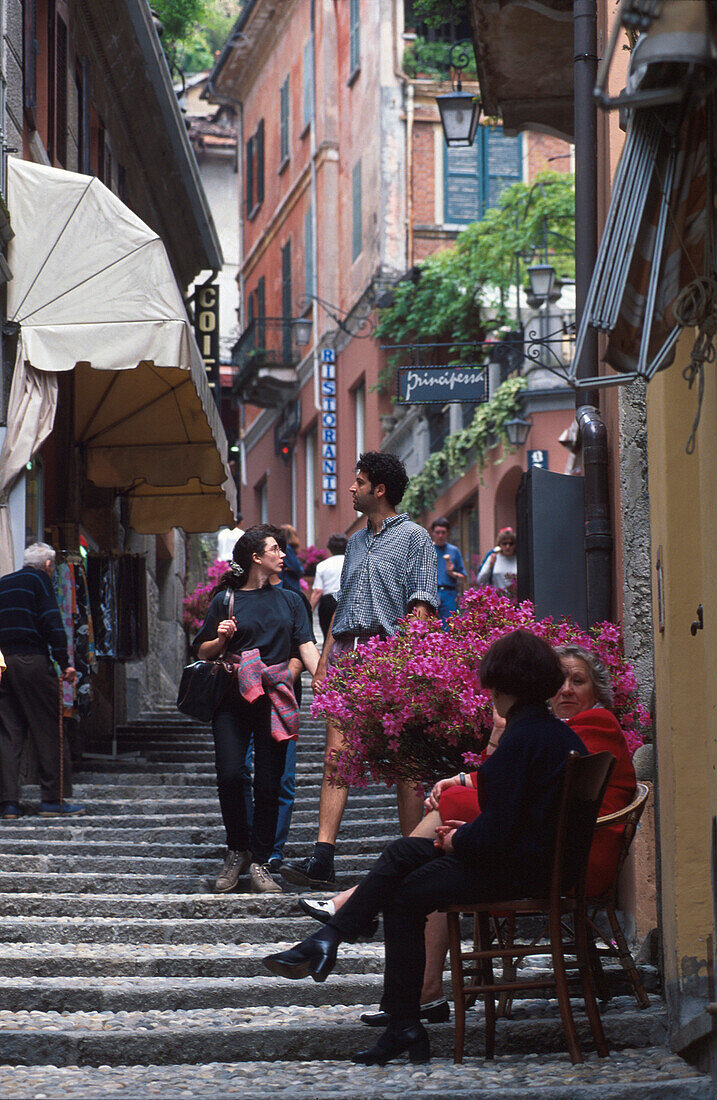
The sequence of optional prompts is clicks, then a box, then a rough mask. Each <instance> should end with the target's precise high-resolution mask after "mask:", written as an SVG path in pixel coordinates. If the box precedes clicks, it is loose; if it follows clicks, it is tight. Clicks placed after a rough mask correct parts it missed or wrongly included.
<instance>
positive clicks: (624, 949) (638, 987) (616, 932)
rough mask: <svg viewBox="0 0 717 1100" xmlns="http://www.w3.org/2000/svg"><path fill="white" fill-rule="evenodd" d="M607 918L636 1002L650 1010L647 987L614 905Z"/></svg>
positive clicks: (607, 907) (606, 910) (606, 909)
mask: <svg viewBox="0 0 717 1100" xmlns="http://www.w3.org/2000/svg"><path fill="white" fill-rule="evenodd" d="M605 912H606V913H607V918H608V920H609V921H610V927H611V928H612V934H613V936H614V937H615V942H616V944H617V951H618V955H619V957H620V962H621V963H622V968H623V970H624V971H625V973H626V974H627V977H628V980H629V982H630V984H631V986H632V991H633V993H634V994H635V1000H636V1001H637V1004H638V1007H639V1008H648V1007H649V1004H650V999H649V997H648V996H647V993H646V992H645V987H644V985H643V984H642V978H641V977H640V975H639V973H638V971H637V967H636V966H635V960H634V959H633V957H632V952H631V951H630V948H629V947H628V946H627V940H626V939H625V934H624V932H623V930H622V928H621V927H620V922H619V920H618V919H617V913H616V912H615V907H614V905H607V906H606V908H605Z"/></svg>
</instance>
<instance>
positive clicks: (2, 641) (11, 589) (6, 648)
mask: <svg viewBox="0 0 717 1100" xmlns="http://www.w3.org/2000/svg"><path fill="white" fill-rule="evenodd" d="M0 649H1V650H2V651H3V653H4V654H5V656H6V657H9V656H13V655H15V654H27V653H41V654H45V655H47V654H49V655H50V656H51V657H53V658H54V659H55V660H56V661H57V663H58V665H59V666H60V668H61V669H63V670H64V669H66V668H67V665H68V663H69V662H68V659H67V635H66V634H65V628H64V626H63V625H62V618H61V616H60V609H59V608H58V606H57V599H56V597H55V590H54V588H53V587H52V580H51V579H50V577H49V576H48V574H47V573H45V572H43V571H42V570H40V569H34V568H33V567H32V566H31V565H26V566H24V568H23V569H19V570H18V571H17V572H16V573H8V574H7V576H5V577H0Z"/></svg>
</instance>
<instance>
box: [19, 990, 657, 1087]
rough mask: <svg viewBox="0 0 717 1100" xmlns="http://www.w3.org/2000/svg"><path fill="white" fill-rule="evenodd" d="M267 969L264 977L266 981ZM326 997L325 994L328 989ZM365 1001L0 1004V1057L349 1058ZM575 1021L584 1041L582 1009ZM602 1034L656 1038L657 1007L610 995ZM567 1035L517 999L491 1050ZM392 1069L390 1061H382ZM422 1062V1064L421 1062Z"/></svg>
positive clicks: (618, 1043) (52, 1060) (477, 1036)
mask: <svg viewBox="0 0 717 1100" xmlns="http://www.w3.org/2000/svg"><path fill="white" fill-rule="evenodd" d="M270 980H271V979H267V981H270ZM327 999H328V998H327ZM363 1007H364V1006H360V1005H351V1006H341V1005H335V1004H331V1005H327V1006H313V1005H312V1006H303V1005H291V1006H286V1007H285V1008H283V1009H279V1008H278V1007H277V1006H274V1005H261V1006H256V1007H248V1008H247V1007H240V1008H234V1009H232V1008H224V1009H221V1010H220V1009H216V1008H214V1009H209V1010H207V1009H190V1010H187V1011H178V1012H157V1011H153V1010H148V1011H137V1012H121V1013H112V1012H99V1013H98V1012H69V1013H55V1012H47V1013H40V1014H37V1013H30V1012H19V1013H11V1012H4V1011H2V1012H0V1033H1V1034H2V1048H3V1061H4V1062H5V1064H8V1063H10V1064H13V1065H33V1066H37V1065H42V1064H46V1065H55V1066H57V1065H65V1066H67V1065H78V1064H83V1065H95V1066H107V1065H115V1066H120V1065H121V1066H127V1065H133V1064H138V1063H140V1064H144V1065H147V1064H155V1065H156V1064H157V1063H179V1062H182V1063H184V1064H192V1063H194V1064H203V1063H206V1062H207V1056H208V1054H209V1056H210V1057H211V1060H212V1061H213V1062H214V1061H227V1060H229V1059H230V1058H231V1059H233V1060H235V1061H236V1060H238V1061H244V1060H246V1061H249V1060H254V1059H257V1058H259V1059H263V1060H267V1061H272V1060H295V1061H298V1062H306V1061H311V1060H321V1059H326V1058H327V1057H328V1056H330V1058H331V1060H336V1059H349V1058H350V1057H351V1055H352V1054H353V1053H354V1052H355V1051H356V1050H359V1049H361V1048H362V1047H365V1046H366V1045H368V1044H370V1043H372V1042H373V1041H374V1039H373V1038H372V1036H371V1035H370V1034H369V1033H367V1029H366V1028H365V1027H364V1026H363V1025H362V1024H361V1023H360V1022H359V1021H358V1012H359V1011H361V1009H362V1008H363ZM577 1008H578V1006H577V1005H576V1025H577V1028H578V1033H579V1035H580V1039H581V1042H582V1043H583V1044H584V1046H585V1049H586V1051H591V1050H592V1042H591V1040H590V1037H589V1028H588V1025H587V1020H586V1018H585V1016H584V1015H583V1014H582V1013H580V1012H579V1011H577ZM603 1024H604V1028H605V1033H606V1037H607V1040H608V1043H609V1044H610V1046H611V1047H612V1048H613V1049H616V1050H619V1049H624V1048H626V1047H628V1048H634V1047H646V1046H655V1045H656V1044H657V1043H660V1042H662V1041H663V1040H664V1035H665V1023H664V1013H663V1012H662V1011H661V1010H655V1011H648V1012H642V1013H641V1012H638V1011H636V1010H635V1009H634V1008H633V1007H631V1006H629V1005H627V1004H625V1003H622V1002H618V1001H615V1002H613V1003H612V1005H611V1007H610V1008H608V1010H607V1011H606V1012H605V1013H604V1014H603ZM482 1044H483V1022H482V1012H481V1011H480V1010H474V1011H473V1012H472V1013H471V1015H470V1017H469V1021H468V1023H467V1027H466V1048H467V1050H468V1051H469V1052H471V1053H473V1054H474V1053H482ZM452 1045H453V1030H452V1027H450V1026H449V1025H440V1026H433V1027H432V1028H431V1047H432V1051H433V1053H434V1056H437V1057H443V1058H448V1057H450V1055H451V1053H452ZM564 1049H565V1040H564V1036H563V1030H562V1025H561V1022H560V1017H559V1014H558V1013H557V1007H556V1005H555V1004H554V1003H552V1002H546V1001H540V1002H537V1001H534V1002H525V1004H524V1005H521V1007H520V1009H519V1010H518V1009H516V1013H515V1018H514V1019H512V1020H499V1021H498V1028H497V1038H496V1051H497V1053H498V1054H499V1055H506V1054H511V1055H513V1056H515V1055H521V1056H522V1055H526V1054H543V1053H563V1052H564ZM389 1072H390V1071H389ZM424 1072H425V1071H424Z"/></svg>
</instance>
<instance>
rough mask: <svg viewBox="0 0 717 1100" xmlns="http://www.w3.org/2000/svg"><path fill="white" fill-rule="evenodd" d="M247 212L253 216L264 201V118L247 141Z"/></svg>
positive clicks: (248, 215) (249, 215)
mask: <svg viewBox="0 0 717 1100" xmlns="http://www.w3.org/2000/svg"><path fill="white" fill-rule="evenodd" d="M245 189H246V213H247V217H249V218H250V217H252V215H253V214H255V213H256V210H257V208H258V207H259V206H261V204H262V202H263V201H264V119H263V118H262V119H261V120H260V122H259V125H258V126H257V128H256V132H255V133H254V134H252V136H251V137H250V138H249V140H248V141H247V143H246V182H245Z"/></svg>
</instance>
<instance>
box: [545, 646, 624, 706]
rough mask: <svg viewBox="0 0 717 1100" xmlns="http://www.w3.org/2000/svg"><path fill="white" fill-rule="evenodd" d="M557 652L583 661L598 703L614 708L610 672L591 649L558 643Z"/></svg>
mask: <svg viewBox="0 0 717 1100" xmlns="http://www.w3.org/2000/svg"><path fill="white" fill-rule="evenodd" d="M555 652H556V653H557V655H558V657H559V658H561V659H562V658H563V657H575V658H577V660H578V661H582V662H583V664H584V665H585V667H586V668H587V670H588V675H589V677H590V682H591V684H592V686H593V690H594V692H595V698H596V699H597V701H598V703H599V704H600V706H601V707H606V709H607V710H612V684H611V683H610V673H609V672H608V670H607V669H606V668H605V665H604V664H603V663H602V661H601V660H600V659H599V657H596V656H595V654H594V653H591V652H590V650H589V649H583V647H582V646H581V645H556V647H555Z"/></svg>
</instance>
